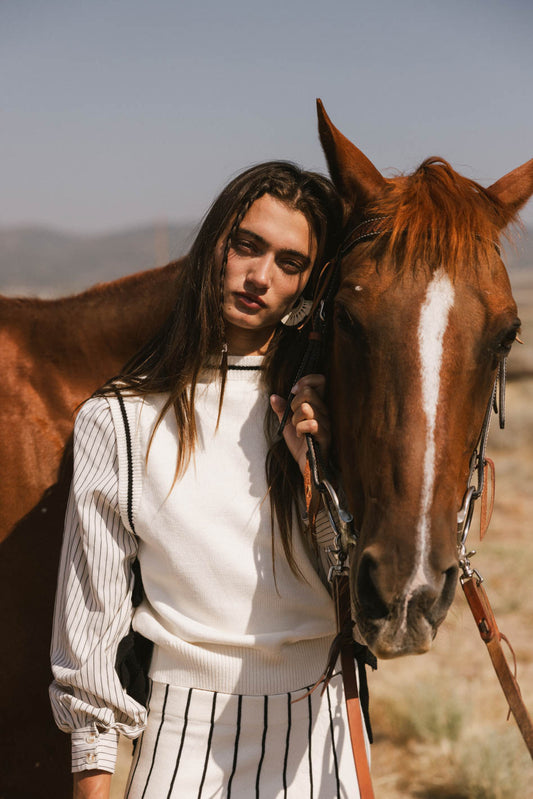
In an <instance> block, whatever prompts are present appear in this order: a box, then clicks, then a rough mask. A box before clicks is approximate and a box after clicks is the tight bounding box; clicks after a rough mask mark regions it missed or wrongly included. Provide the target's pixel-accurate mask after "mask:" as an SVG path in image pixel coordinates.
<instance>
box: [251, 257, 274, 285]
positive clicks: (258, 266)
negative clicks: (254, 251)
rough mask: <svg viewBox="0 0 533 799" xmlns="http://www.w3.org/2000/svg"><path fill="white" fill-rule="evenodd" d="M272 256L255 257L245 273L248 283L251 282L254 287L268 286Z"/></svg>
mask: <svg viewBox="0 0 533 799" xmlns="http://www.w3.org/2000/svg"><path fill="white" fill-rule="evenodd" d="M272 265H273V258H271V257H270V256H268V255H264V256H261V257H260V258H255V259H254V261H253V263H251V264H250V268H249V269H248V272H247V274H246V280H247V282H248V283H252V284H253V285H254V286H255V287H256V288H264V289H266V288H268V287H269V286H270V281H271V276H272Z"/></svg>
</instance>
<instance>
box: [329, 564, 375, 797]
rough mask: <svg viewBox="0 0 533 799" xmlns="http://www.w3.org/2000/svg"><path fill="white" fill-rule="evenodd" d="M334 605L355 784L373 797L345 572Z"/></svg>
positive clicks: (364, 794) (338, 580)
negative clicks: (339, 634) (340, 641)
mask: <svg viewBox="0 0 533 799" xmlns="http://www.w3.org/2000/svg"><path fill="white" fill-rule="evenodd" d="M334 586H335V594H336V597H335V600H336V601H335V605H336V609H337V624H338V626H339V629H340V631H341V634H342V644H341V653H340V655H341V667H342V680H343V683H344V698H345V701H346V714H347V716H348V727H349V729H350V742H351V745H352V753H353V759H354V763H355V771H356V774H357V784H358V785H359V795H360V797H361V799H374V789H373V788H372V778H371V776H370V765H369V763H368V757H367V753H366V744H365V734H364V729H363V716H362V712H361V703H360V701H359V692H358V690H357V678H356V674H355V659H354V653H353V642H352V614H351V608H350V586H349V582H348V576H347V575H342V576H340V577H336V578H335V579H334Z"/></svg>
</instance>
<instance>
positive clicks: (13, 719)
mask: <svg viewBox="0 0 533 799" xmlns="http://www.w3.org/2000/svg"><path fill="white" fill-rule="evenodd" d="M319 122H320V135H321V139H322V143H323V147H324V150H325V153H326V157H327V160H328V163H329V166H330V170H331V174H332V178H333V180H334V182H335V183H336V185H337V188H338V189H339V191H340V193H341V195H342V197H343V199H344V202H345V206H346V233H347V235H350V234H351V231H353V230H354V229H355V228H356V227H357V226H358V225H359V224H360V223H361V222H363V221H364V220H365V219H367V218H368V217H369V216H370V217H371V218H373V217H375V216H378V217H380V218H381V217H386V218H387V222H386V225H385V227H386V231H384V232H383V234H382V235H379V236H376V237H372V238H371V240H367V239H365V240H362V241H360V242H359V243H357V244H356V245H355V246H354V248H353V249H351V250H350V252H349V253H347V254H346V256H345V257H344V258H343V259H342V261H341V262H340V276H339V287H338V291H337V293H336V297H335V302H334V312H333V314H332V318H331V320H330V326H331V341H330V354H329V360H330V367H329V368H330V396H329V403H330V409H331V414H332V420H333V432H334V445H335V449H336V454H337V458H338V462H339V466H340V470H341V474H342V481H343V484H344V488H345V492H346V496H347V498H348V504H349V507H350V509H351V510H352V511H353V513H354V516H355V517H356V523H357V526H358V528H359V535H358V546H357V548H356V550H355V554H354V555H353V562H352V570H351V572H352V581H353V585H352V592H353V597H354V601H355V604H356V609H357V616H358V619H357V620H358V624H359V626H360V628H361V630H362V632H363V633H364V635H365V636H366V638H367V641H368V643H369V645H370V646H371V648H372V649H373V650H374V651H375V652H376V653H377V654H378V655H379V656H381V657H393V656H396V655H400V654H406V653H409V652H421V651H424V650H426V649H427V648H428V646H429V644H430V641H431V639H432V637H433V636H434V634H435V631H436V628H437V626H438V624H439V623H440V622H441V621H442V619H443V618H444V615H445V613H446V610H447V608H448V606H449V604H450V602H451V600H452V597H453V592H454V587H455V582H456V574H457V553H456V548H455V522H456V514H457V510H458V508H459V506H460V504H461V500H462V496H463V493H464V490H465V484H466V477H467V473H468V461H469V458H470V454H471V451H472V449H473V447H474V446H475V442H476V438H477V435H478V432H479V428H480V426H481V420H482V417H483V412H484V409H485V406H486V404H487V399H488V394H489V393H490V389H491V382H492V380H493V375H494V369H495V367H496V364H497V361H498V359H499V357H501V355H502V354H504V353H505V352H506V351H507V350H508V348H509V346H510V343H511V340H512V338H513V337H514V335H515V333H516V325H517V322H516V308H515V305H514V302H513V299H512V296H511V292H510V288H509V283H508V280H507V277H506V274H505V270H504V267H503V265H502V263H501V261H500V260H499V257H498V254H497V249H496V246H495V242H497V240H498V236H499V234H500V231H501V230H502V229H503V228H504V227H505V225H506V224H507V223H508V222H509V221H511V219H512V218H513V216H514V215H515V214H516V212H517V211H518V209H519V207H520V206H521V205H522V204H523V203H524V202H526V200H527V199H528V197H529V195H530V194H531V192H532V190H533V164H532V163H531V162H530V163H529V164H528V165H525V166H524V167H521V168H519V169H517V170H515V171H514V172H512V173H510V174H509V175H507V176H506V177H504V178H502V179H501V180H500V181H498V182H497V183H495V184H494V185H493V186H492V187H491V188H490V189H488V190H485V189H483V188H481V187H480V186H477V185H476V184H474V183H473V182H472V181H468V180H466V179H465V178H461V177H460V176H459V175H457V174H456V173H455V172H453V170H452V169H451V168H450V167H449V166H448V165H447V164H446V163H445V162H440V161H437V160H435V159H431V160H429V161H426V162H425V163H424V164H423V165H422V167H421V168H420V169H419V170H418V171H417V172H416V173H415V174H414V175H412V176H410V177H405V178H397V179H394V180H387V179H385V178H383V177H382V176H381V174H380V173H379V172H378V171H377V169H375V167H374V166H373V165H372V164H371V163H370V162H369V161H368V159H367V158H366V157H365V156H364V155H363V154H362V153H361V152H360V151H359V150H358V149H357V148H356V147H354V145H352V144H351V143H350V142H349V141H348V140H347V139H345V138H344V137H343V136H342V134H340V133H339V132H338V131H337V130H336V129H335V128H334V126H333V125H332V124H331V123H330V122H329V120H328V118H327V116H326V114H325V112H324V111H323V109H322V107H321V106H320V105H319ZM356 238H357V236H356ZM178 268H179V266H178V265H177V264H172V265H169V266H168V267H165V268H163V269H161V270H153V271H150V272H148V273H144V274H142V275H137V276H134V277H132V278H126V279H124V280H121V281H117V282H116V283H111V284H108V285H107V286H102V287H97V288H96V289H93V290H90V291H88V292H85V293H84V294H81V295H79V296H78V297H73V298H67V299H63V300H57V301H38V300H11V299H6V298H4V299H1V300H0V323H1V327H0V330H1V335H2V347H1V349H0V358H1V359H2V367H3V369H2V381H1V383H0V391H1V392H3V393H2V403H1V407H2V417H1V423H2V435H1V437H0V447H2V448H3V449H2V450H1V452H0V456H1V457H2V464H3V479H2V481H1V482H0V491H1V492H2V493H1V495H0V497H1V499H0V501H1V512H2V517H1V525H2V526H1V532H0V539H1V537H3V536H5V535H7V533H8V532H9V531H10V530H11V529H13V528H14V530H13V532H12V534H11V535H10V536H9V537H8V538H7V540H6V541H4V543H3V544H2V550H1V553H0V591H1V592H2V595H1V596H0V603H1V607H2V609H3V612H4V613H5V621H4V624H3V628H4V629H3V633H4V635H3V646H2V652H3V661H2V667H1V668H2V677H3V680H2V693H3V695H2V702H1V706H2V725H1V732H0V744H1V747H0V751H1V752H2V766H1V767H0V796H2V797H5V799H12V798H13V799H15V797H16V799H25V797H28V799H29V798H30V797H41V796H48V795H50V796H57V797H60V798H62V797H67V796H68V795H69V793H70V775H69V773H68V737H67V736H65V735H64V734H62V733H59V732H57V731H55V730H54V727H53V723H52V721H51V714H50V711H49V708H48V697H47V686H48V683H49V680H50V677H49V673H50V672H49V666H48V646H49V638H50V619H51V608H52V603H53V595H54V590H55V580H56V571H57V565H56V564H57V560H58V553H59V547H60V543H61V518H62V515H63V511H64V503H65V496H66V487H67V483H68V469H66V470H65V474H64V475H63V478H62V479H60V481H59V482H58V483H57V484H55V485H53V484H54V481H55V479H56V476H55V475H56V472H57V468H58V465H59V461H60V457H61V452H62V450H63V447H64V445H65V442H66V441H67V439H68V436H69V434H70V431H71V428H72V424H73V416H74V411H75V408H76V406H77V405H78V404H79V403H80V402H81V401H82V400H83V399H84V398H85V397H87V396H88V395H90V394H91V393H92V391H93V390H94V389H95V388H96V387H97V386H98V385H100V384H101V383H102V382H103V381H104V380H105V379H106V378H108V377H110V376H111V375H112V374H114V373H115V372H116V371H117V370H118V368H119V367H120V365H121V364H122V363H123V362H124V361H125V360H127V358H128V357H129V356H130V355H131V354H132V353H133V352H134V351H135V350H136V349H137V348H138V347H139V346H140V345H141V344H142V343H144V341H146V340H147V339H148V338H149V337H150V335H151V334H152V333H153V332H155V330H156V328H157V327H158V326H159V325H160V324H161V323H162V321H163V320H164V318H165V316H166V315H167V314H168V312H169V310H170V308H171V307H172V304H173V302H174V300H175V297H176V274H177V271H178ZM51 486H52V487H51Z"/></svg>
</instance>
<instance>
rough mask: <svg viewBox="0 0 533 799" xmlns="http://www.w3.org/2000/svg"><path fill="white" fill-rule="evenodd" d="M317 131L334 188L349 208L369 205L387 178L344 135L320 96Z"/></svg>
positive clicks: (381, 190)
mask: <svg viewBox="0 0 533 799" xmlns="http://www.w3.org/2000/svg"><path fill="white" fill-rule="evenodd" d="M316 108H317V114H318V134H319V136H320V142H321V144H322V149H323V150H324V154H325V156H326V161H327V162H328V167H329V172H330V175H331V179H332V181H333V183H334V184H335V187H336V189H337V191H338V192H339V194H340V195H341V197H342V198H343V200H345V201H346V202H347V203H348V205H349V206H350V207H353V206H355V205H356V204H357V205H360V204H361V205H366V204H368V203H369V202H372V201H373V200H375V199H377V197H378V196H380V195H381V194H382V193H383V190H384V188H385V187H386V185H387V181H386V180H385V178H384V177H383V175H382V174H381V172H379V171H378V170H377V169H376V167H375V166H374V164H373V163H372V162H371V161H369V160H368V158H367V157H366V155H364V154H363V153H362V152H361V150H358V149H357V147H356V146H355V144H352V142H351V141H350V140H349V139H347V138H346V136H343V135H342V133H341V132H340V131H339V130H337V128H336V127H335V125H334V124H333V123H332V122H331V120H330V118H329V117H328V115H327V114H326V112H325V110H324V106H323V105H322V100H319V99H317V101H316Z"/></svg>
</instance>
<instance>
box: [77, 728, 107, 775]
mask: <svg viewBox="0 0 533 799" xmlns="http://www.w3.org/2000/svg"><path fill="white" fill-rule="evenodd" d="M71 741H72V771H73V772H74V771H88V770H90V769H98V770H99V771H109V772H111V774H113V772H114V771H115V763H116V760H117V746H118V730H116V729H110V730H99V729H98V727H97V726H96V724H91V725H90V726H89V727H82V729H80V730H76V731H75V732H73V733H72V736H71Z"/></svg>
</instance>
